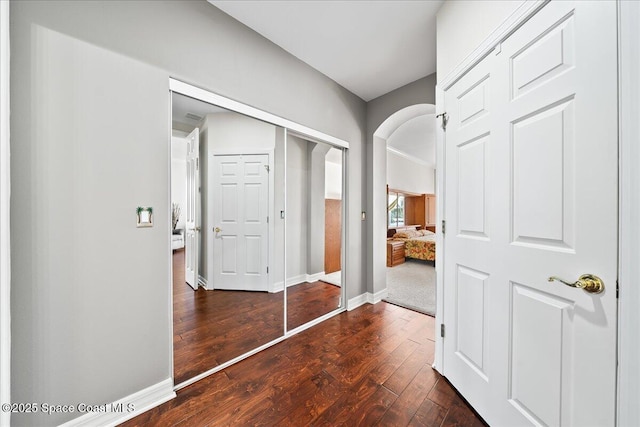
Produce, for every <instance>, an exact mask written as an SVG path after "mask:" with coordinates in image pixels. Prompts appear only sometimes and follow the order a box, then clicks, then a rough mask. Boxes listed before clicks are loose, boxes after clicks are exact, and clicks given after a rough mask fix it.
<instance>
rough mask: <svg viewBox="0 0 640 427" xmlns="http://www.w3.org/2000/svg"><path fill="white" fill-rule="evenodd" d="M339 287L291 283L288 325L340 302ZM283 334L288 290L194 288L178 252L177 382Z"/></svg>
mask: <svg viewBox="0 0 640 427" xmlns="http://www.w3.org/2000/svg"><path fill="white" fill-rule="evenodd" d="M339 297H340V288H338V287H336V286H333V285H330V284H327V283H324V282H314V283H303V284H299V285H295V286H291V287H289V288H287V300H288V315H287V327H288V328H289V329H293V328H295V327H298V326H300V325H303V324H305V323H307V322H308V321H310V320H313V319H315V318H317V317H320V316H322V315H324V314H326V313H329V312H331V311H333V310H335V309H336V308H337V307H338V303H339ZM283 334H284V301H283V293H282V292H278V293H268V292H245V291H218V290H215V291H207V290H204V289H202V288H199V289H198V290H197V291H194V290H193V289H192V288H191V287H190V286H189V285H187V284H186V283H185V281H184V251H183V250H180V251H176V252H175V253H174V254H173V360H174V363H173V364H174V378H175V383H176V384H180V383H181V382H184V381H186V380H188V379H191V378H193V377H195V376H196V375H199V374H201V373H203V372H206V371H208V370H209V369H211V368H214V367H216V366H218V365H220V364H222V363H224V362H228V361H229V360H231V359H233V358H235V357H238V356H240V355H242V354H244V353H247V352H248V351H251V350H253V349H255V348H257V347H260V346H261V345H263V344H266V343H268V342H270V341H273V340H274V339H276V338H278V337H281V336H282V335H283Z"/></svg>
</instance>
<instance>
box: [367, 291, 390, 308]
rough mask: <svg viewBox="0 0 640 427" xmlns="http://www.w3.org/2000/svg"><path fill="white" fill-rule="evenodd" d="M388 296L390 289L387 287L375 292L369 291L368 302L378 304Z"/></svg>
mask: <svg viewBox="0 0 640 427" xmlns="http://www.w3.org/2000/svg"><path fill="white" fill-rule="evenodd" d="M388 296H389V290H388V289H387V288H384V289H382V290H379V291H378V292H376V293H375V294H374V293H371V292H367V302H368V303H369V304H377V303H379V302H380V301H382V300H383V299H385V298H386V297H388Z"/></svg>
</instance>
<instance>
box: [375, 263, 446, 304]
mask: <svg viewBox="0 0 640 427" xmlns="http://www.w3.org/2000/svg"><path fill="white" fill-rule="evenodd" d="M387 291H388V296H387V298H385V301H387V302H390V303H392V304H397V305H400V306H403V307H406V308H410V309H412V310H416V311H420V312H422V313H425V314H429V315H431V316H434V315H435V314H436V269H435V267H434V265H433V262H430V261H421V260H416V259H409V258H407V260H406V262H405V263H404V264H400V265H396V266H395V267H387Z"/></svg>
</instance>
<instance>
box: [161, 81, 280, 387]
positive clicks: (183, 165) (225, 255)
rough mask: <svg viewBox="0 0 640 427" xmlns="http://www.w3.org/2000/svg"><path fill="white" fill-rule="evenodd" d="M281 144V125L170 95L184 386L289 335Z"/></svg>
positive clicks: (178, 349)
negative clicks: (181, 238)
mask: <svg viewBox="0 0 640 427" xmlns="http://www.w3.org/2000/svg"><path fill="white" fill-rule="evenodd" d="M196 130H198V132H196ZM194 132H196V133H195V134H197V135H198V136H197V141H193V140H190V139H189V138H190V137H193V135H194ZM283 139H284V130H283V129H282V128H279V127H277V126H275V125H273V124H270V123H265V122H263V121H260V120H257V119H254V118H251V117H248V116H245V115H242V114H239V113H236V112H232V111H229V110H226V109H223V108H220V107H217V106H214V105H211V104H209V103H206V102H203V101H200V100H196V99H193V98H190V97H187V96H184V95H181V94H178V93H173V94H172V147H171V181H172V182H171V202H172V204H176V205H177V206H178V207H179V208H180V211H181V212H183V213H184V218H182V219H181V218H178V220H177V221H176V220H175V219H174V221H173V222H174V223H175V224H176V226H175V229H174V233H177V234H179V235H181V236H184V247H180V244H176V245H172V246H173V248H172V250H173V254H172V261H173V263H172V264H173V349H174V353H173V354H174V382H175V384H177V385H179V384H181V383H183V382H185V381H188V380H190V379H192V378H194V377H196V376H198V375H201V374H203V373H206V372H207V371H210V370H211V369H214V368H216V367H218V366H220V365H222V364H224V363H227V362H229V361H231V360H233V359H235V358H238V357H240V356H242V355H245V354H247V353H249V352H251V351H253V350H255V349H257V348H259V347H261V346H264V345H266V344H268V343H270V342H272V341H274V340H276V339H278V338H280V337H282V336H283V335H284V329H285V325H284V292H283V289H282V282H283V276H284V267H283V265H282V259H283V251H284V220H281V219H279V214H278V215H276V214H275V212H276V206H282V205H283V200H284V194H283V192H284V182H283V179H284V174H283V173H282V169H283V168H284V149H283V144H284V143H283ZM276 147H278V148H276ZM280 209H282V207H280V208H279V209H278V210H280ZM176 240H178V239H176ZM172 241H173V240H172ZM276 250H278V251H280V252H279V254H280V255H279V256H276V255H275V253H276ZM278 283H280V286H278Z"/></svg>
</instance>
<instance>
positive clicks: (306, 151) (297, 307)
mask: <svg viewBox="0 0 640 427" xmlns="http://www.w3.org/2000/svg"><path fill="white" fill-rule="evenodd" d="M286 152H287V155H286V161H287V182H286V194H287V209H286V212H287V216H286V221H287V222H286V230H287V252H286V253H287V258H286V261H287V329H288V330H292V329H295V328H297V327H299V326H301V325H304V324H305V323H308V322H310V321H312V320H315V319H317V318H319V317H321V316H324V315H326V314H328V313H330V312H332V311H334V310H336V309H337V308H339V307H340V306H341V304H342V296H343V292H342V277H343V274H342V273H343V272H342V235H343V232H342V224H343V221H342V212H343V206H342V199H343V191H342V188H343V183H342V177H343V164H342V159H343V151H342V149H338V148H335V147H332V146H331V145H329V144H325V143H320V142H312V141H308V140H305V139H302V138H300V137H297V136H295V135H291V134H289V135H288V136H287V150H286Z"/></svg>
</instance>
